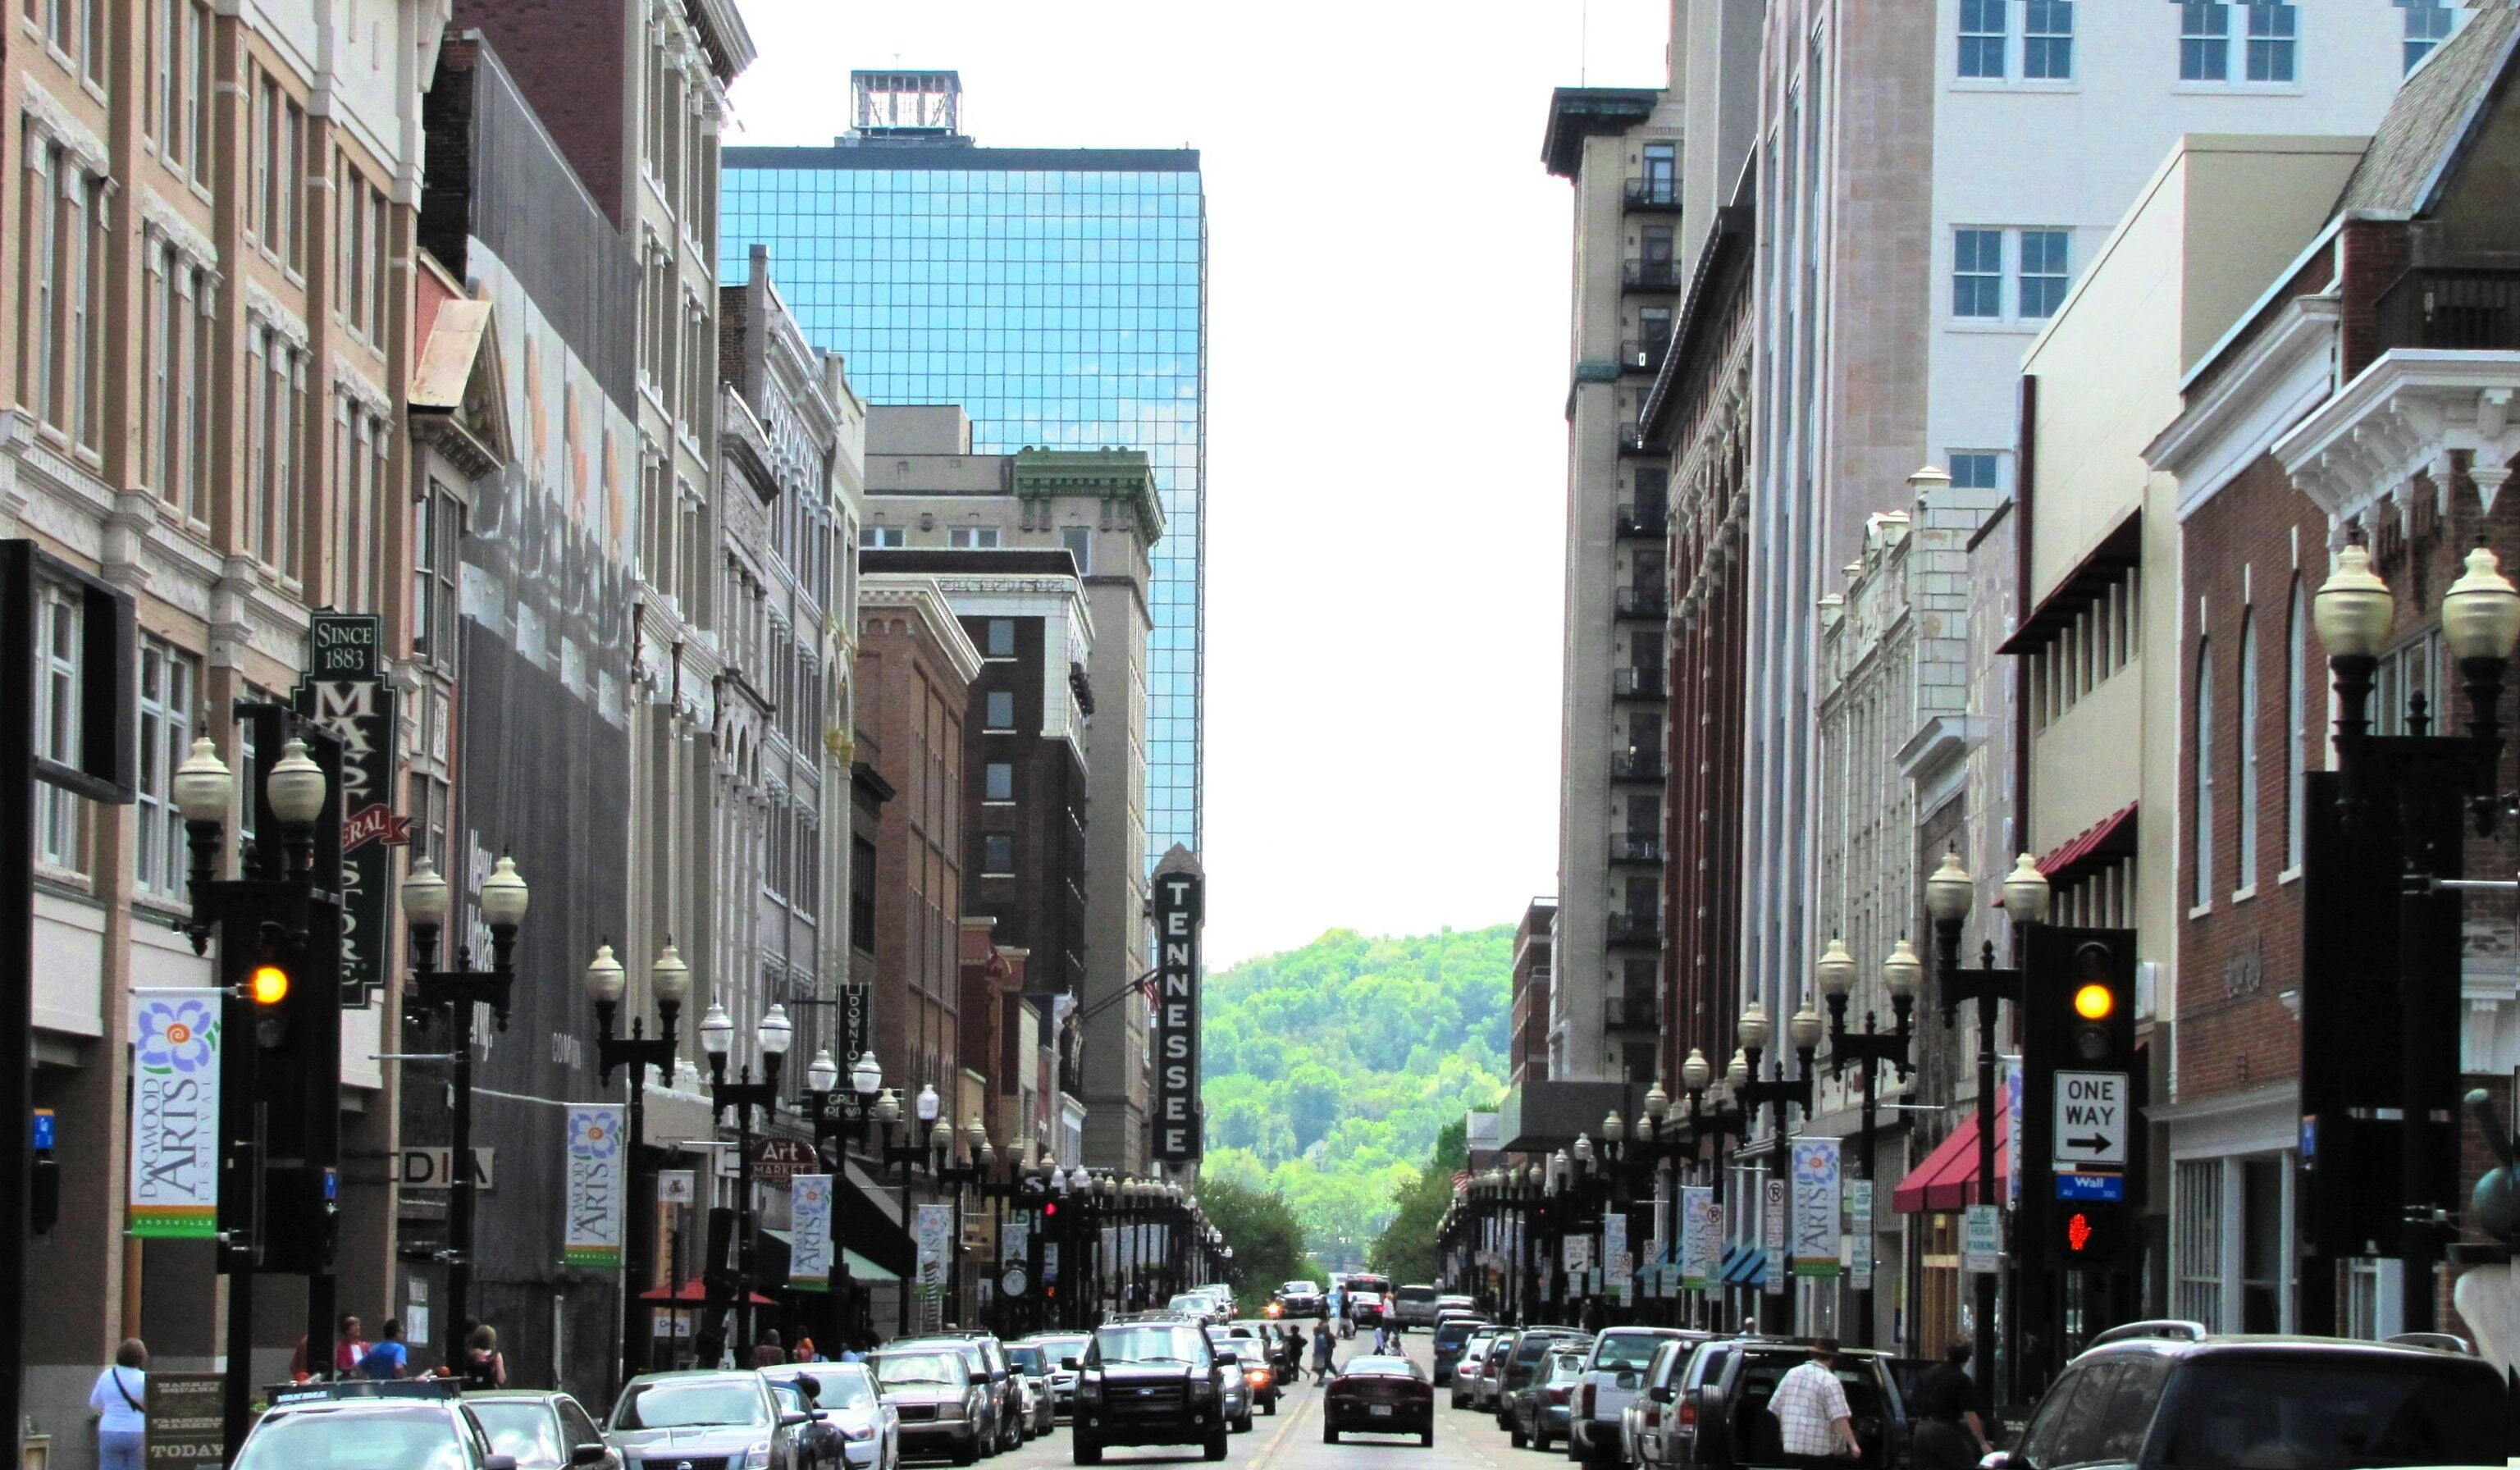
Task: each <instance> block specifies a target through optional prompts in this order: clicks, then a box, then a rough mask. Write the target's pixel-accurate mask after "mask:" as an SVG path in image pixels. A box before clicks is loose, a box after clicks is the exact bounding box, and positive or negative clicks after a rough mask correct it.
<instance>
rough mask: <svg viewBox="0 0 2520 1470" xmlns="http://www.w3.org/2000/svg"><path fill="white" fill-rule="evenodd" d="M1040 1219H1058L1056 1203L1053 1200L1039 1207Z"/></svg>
mask: <svg viewBox="0 0 2520 1470" xmlns="http://www.w3.org/2000/svg"><path fill="white" fill-rule="evenodd" d="M1041 1218H1042V1219H1044V1220H1057V1218H1058V1201H1057V1200H1055V1199H1054V1200H1050V1201H1048V1202H1046V1203H1044V1204H1043V1205H1042V1207H1041Z"/></svg>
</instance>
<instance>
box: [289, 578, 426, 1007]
mask: <svg viewBox="0 0 2520 1470" xmlns="http://www.w3.org/2000/svg"><path fill="white" fill-rule="evenodd" d="M306 653H307V658H306V679H305V682H303V683H301V684H299V685H298V686H297V689H296V690H295V693H294V695H293V702H294V703H295V706H296V709H297V712H298V713H299V714H301V715H304V716H306V717H307V718H308V719H310V720H312V721H313V722H315V723H316V724H317V725H319V726H321V727H323V728H324V729H325V730H326V731H328V732H329V733H331V734H332V735H333V736H334V737H335V738H337V739H338V740H339V741H340V742H341V1003H342V1004H343V1005H347V1006H356V1007H365V1006H366V1005H368V1004H369V1003H370V1002H372V1001H373V1000H374V999H375V997H376V994H377V992H378V991H380V990H382V989H383V988H384V984H385V978H386V977H385V968H384V966H385V947H386V943H387V941H388V940H389V938H390V937H391V931H392V926H393V910H392V894H393V851H392V850H393V849H394V848H397V847H400V846H402V845H403V844H404V843H406V842H408V841H410V840H411V823H410V821H409V820H408V819H406V818H402V817H397V816H395V815H394V810H393V802H394V787H395V781H394V740H395V735H396V725H395V717H396V713H397V709H396V696H395V693H394V690H393V689H392V687H391V686H389V685H387V684H386V683H385V682H384V619H383V618H382V617H381V616H379V615H378V614H376V613H373V612H318V613H314V614H311V615H310V617H309V626H308V629H307V635H306Z"/></svg>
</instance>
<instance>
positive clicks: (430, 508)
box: [411, 480, 460, 666]
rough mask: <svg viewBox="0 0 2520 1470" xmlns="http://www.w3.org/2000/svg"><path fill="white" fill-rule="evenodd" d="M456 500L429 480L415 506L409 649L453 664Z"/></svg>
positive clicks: (446, 664)
mask: <svg viewBox="0 0 2520 1470" xmlns="http://www.w3.org/2000/svg"><path fill="white" fill-rule="evenodd" d="M459 513H460V512H459V511H458V508H457V503H456V500H455V497H454V496H453V495H451V494H449V493H447V492H446V491H445V490H443V489H441V488H440V487H439V486H438V484H437V482H436V481H434V480H431V481H430V482H429V484H428V488H427V489H426V490H424V491H422V492H421V495H420V501H419V504H418V505H416V506H414V507H413V508H412V599H411V650H412V652H413V653H414V654H416V655H418V656H420V657H422V658H426V659H428V660H430V661H431V662H434V663H437V664H439V665H441V666H451V665H452V664H453V663H454V661H455V609H456V602H455V576H456V527H457V524H458V522H457V516H458V514H459Z"/></svg>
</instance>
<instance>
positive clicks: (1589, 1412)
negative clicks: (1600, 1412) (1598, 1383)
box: [1584, 1382, 1593, 1419]
mask: <svg viewBox="0 0 2520 1470" xmlns="http://www.w3.org/2000/svg"><path fill="white" fill-rule="evenodd" d="M1584 1417H1585V1418H1587V1419H1589V1418H1591V1417H1593V1385H1592V1384H1591V1383H1589V1382H1588V1383H1586V1384H1585V1385H1584Z"/></svg>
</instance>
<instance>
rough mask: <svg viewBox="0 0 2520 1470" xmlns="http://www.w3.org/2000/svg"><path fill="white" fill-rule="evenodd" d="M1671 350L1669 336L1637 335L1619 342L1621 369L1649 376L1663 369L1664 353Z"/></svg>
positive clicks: (1623, 371) (1625, 371)
mask: <svg viewBox="0 0 2520 1470" xmlns="http://www.w3.org/2000/svg"><path fill="white" fill-rule="evenodd" d="M1670 350H1671V338H1670V337H1668V336H1647V337H1637V338H1633V339H1631V340H1628V341H1624V342H1621V343H1619V371H1620V372H1622V373H1643V374H1646V375H1648V376H1650V375H1652V374H1654V373H1657V372H1660V371H1661V370H1662V360H1663V355H1664V354H1665V353H1667V352H1669V351H1670Z"/></svg>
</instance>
